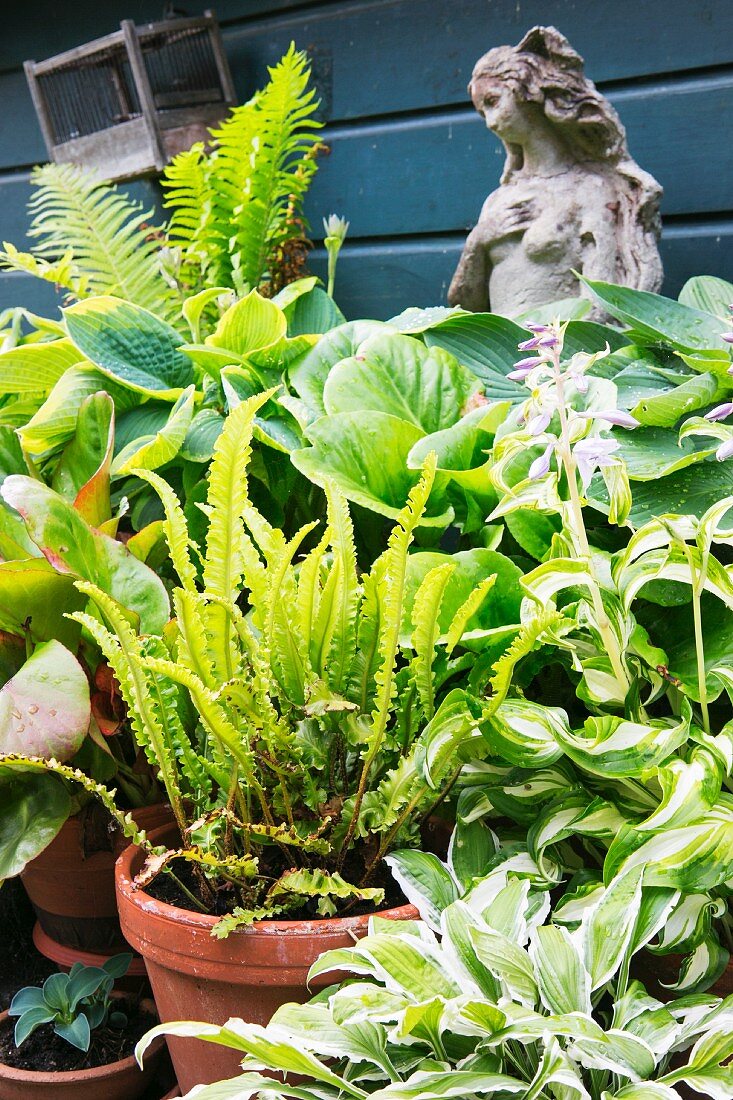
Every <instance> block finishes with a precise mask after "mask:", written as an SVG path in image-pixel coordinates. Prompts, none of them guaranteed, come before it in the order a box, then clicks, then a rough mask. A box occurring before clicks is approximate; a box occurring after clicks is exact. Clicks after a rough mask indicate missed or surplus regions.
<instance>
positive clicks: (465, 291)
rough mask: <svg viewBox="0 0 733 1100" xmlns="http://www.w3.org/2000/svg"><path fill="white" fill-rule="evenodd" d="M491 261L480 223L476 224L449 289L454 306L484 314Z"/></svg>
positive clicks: (486, 307) (449, 299) (487, 296)
mask: <svg viewBox="0 0 733 1100" xmlns="http://www.w3.org/2000/svg"><path fill="white" fill-rule="evenodd" d="M490 274H491V261H490V259H489V250H488V247H487V245H486V239H485V236H484V234H483V232H482V231H481V225H480V223H479V225H477V226H476V228H475V229H473V230H472V231H471V232H470V233H469V234H468V237H467V238H466V243H465V245H464V246H463V252H462V253H461V259H460V261H459V263H458V267H457V268H456V271H455V274H454V276H453V278H452V280H451V284H450V288H449V290H448V301H449V303H450V304H451V305H452V306H463V308H464V309H468V310H470V311H471V312H472V313H482V312H483V311H484V310H487V309H488V308H489V275H490Z"/></svg>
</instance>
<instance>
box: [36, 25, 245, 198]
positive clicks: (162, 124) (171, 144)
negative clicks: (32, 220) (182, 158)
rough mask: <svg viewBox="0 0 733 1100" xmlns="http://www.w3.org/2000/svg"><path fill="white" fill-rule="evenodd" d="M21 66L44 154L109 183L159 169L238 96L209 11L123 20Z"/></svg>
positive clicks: (204, 132)
mask: <svg viewBox="0 0 733 1100" xmlns="http://www.w3.org/2000/svg"><path fill="white" fill-rule="evenodd" d="M176 66H178V67H179V69H180V71H176ZM24 68H25V73H26V77H27V80H28V85H29V87H30V92H31V96H32V98H33V104H34V106H35V109H36V114H37V115H38V121H39V123H40V126H41V130H42V131H43V137H44V140H45V142H46V147H47V149H48V155H49V158H50V159H51V160H54V161H56V162H57V163H73V164H81V165H83V166H84V167H86V168H90V169H92V170H94V171H96V172H98V173H99V174H100V175H101V176H103V177H104V178H105V179H110V180H122V179H130V178H133V177H135V176H142V175H148V174H151V173H154V172H159V171H160V170H161V169H162V168H163V167H164V166H165V165H166V164H167V163H168V161H169V160H170V159H171V157H173V156H175V155H176V153H179V152H181V150H183V149H189V148H190V147H191V145H193V143H194V142H196V141H201V140H204V141H205V140H206V139H207V137H208V130H209V128H210V127H211V126H215V125H216V124H217V123H219V122H220V121H221V120H222V118H223V117H224V116H225V115H226V113H227V112H228V110H229V109H230V107H232V106H233V105H234V104H235V103H236V97H235V92H234V84H233V82H232V77H231V73H230V71H229V64H228V62H227V58H226V54H225V52H224V46H223V42H222V38H221V32H220V30H219V24H218V23H217V21H216V17H215V15H214V13H213V12H212V11H206V12H205V13H204V15H203V16H197V17H196V18H180V19H166V20H165V21H164V22H160V23H146V24H144V25H143V26H136V25H135V23H134V22H133V21H132V20H131V19H126V20H124V21H123V22H122V23H121V24H120V29H119V31H115V32H113V33H112V34H108V35H105V36H104V37H103V38H97V39H95V40H94V41H93V42H87V43H85V44H84V45H83V46H77V47H76V48H75V49H73V50H67V51H66V52H65V53H62V54H57V55H56V56H55V57H51V58H49V59H48V60H46V61H38V62H37V61H26V62H25V66H24ZM187 69H188V71H186V70H187Z"/></svg>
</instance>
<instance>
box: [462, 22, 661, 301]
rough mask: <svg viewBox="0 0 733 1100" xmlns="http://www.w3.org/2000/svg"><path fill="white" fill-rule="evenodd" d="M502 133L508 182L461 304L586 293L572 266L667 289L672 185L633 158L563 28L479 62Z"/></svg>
mask: <svg viewBox="0 0 733 1100" xmlns="http://www.w3.org/2000/svg"><path fill="white" fill-rule="evenodd" d="M468 90H469V93H470V95H471V98H472V100H473V103H474V106H475V107H476V110H477V111H478V112H479V113H480V114H482V115H483V116H484V118H485V119H486V125H487V126H488V127H489V129H490V130H493V131H494V133H496V134H497V135H498V137H500V138H501V141H502V143H503V145H504V147H505V149H506V153H507V159H506V164H505V167H504V174H503V176H502V178H501V186H500V187H499V188H498V190H496V191H494V192H493V193H492V194H491V195H489V197H488V198H487V200H486V202H485V203H484V205H483V209H482V210H481V215H480V217H479V221H478V225H477V226H476V228H475V229H474V230H473V231H472V232H471V233H470V234H469V236H468V239H467V240H466V244H465V247H464V249H463V254H462V256H461V260H460V263H459V265H458V268H457V270H456V273H455V275H454V276H453V281H452V282H451V285H450V290H449V292H448V301H449V302H450V303H451V305H461V306H463V308H464V309H468V310H473V311H474V312H477V311H481V310H487V309H491V310H493V311H494V312H495V313H503V314H508V315H510V316H511V315H514V314H517V313H521V312H522V311H524V310H526V309H528V308H530V307H532V306H536V305H541V304H543V303H545V302H550V301H553V300H555V299H558V298H569V297H577V295H578V294H579V293H582V284H580V285H579V284H578V281H577V278H576V277H575V275H574V274H573V271H577V272H579V273H581V274H584V275H587V276H588V277H589V278H594V279H605V280H607V281H609V282H613V283H623V284H625V285H626V286H631V287H636V288H638V289H641V290H658V289H659V287H660V284H661V281H662V265H661V262H660V259H659V252H658V249H657V241H658V239H659V232H660V218H659V200H660V197H661V194H662V189H661V187H660V186H659V184H658V183H657V182H656V180H655V179H653V177H652V176H650V175H649V174H648V173H647V172H644V171H642V169H641V168H639V166H638V164H636V162H635V161H633V160H632V159H631V157H630V155H629V151H628V148H627V145H626V132H625V130H624V128H623V126H622V125H621V121H620V119H619V117H618V115H617V114H616V112H615V110H614V109H613V107H612V106H611V105H610V103H608V102H607V100H606V99H604V98H603V96H602V95H601V94H600V92H598V90H597V89H596V87H595V85H594V84H593V83H592V82H591V81H590V80H588V78H587V77H586V76H585V75H584V73H583V59H582V57H580V55H579V54H577V53H576V52H575V50H574V49H573V48H572V46H571V45H570V43H569V42H568V40H567V39H566V38H565V37H564V36H563V35H562V34H560V32H559V31H557V30H555V28H554V27H534V28H533V30H531V31H530V32H529V33H528V34H526V35H525V37H524V38H523V39H522V41H521V42H520V43H519V45H518V46H499V47H498V48H497V49H493V50H490V51H489V52H488V53H487V54H484V56H483V57H482V58H480V60H479V61H478V62H477V63H476V67H475V68H474V70H473V76H472V77H471V83H470V84H469V86H468Z"/></svg>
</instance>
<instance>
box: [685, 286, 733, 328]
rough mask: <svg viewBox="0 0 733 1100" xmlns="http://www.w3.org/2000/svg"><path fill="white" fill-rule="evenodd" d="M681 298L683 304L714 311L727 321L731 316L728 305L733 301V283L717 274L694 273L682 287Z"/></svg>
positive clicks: (704, 311) (715, 314)
mask: <svg viewBox="0 0 733 1100" xmlns="http://www.w3.org/2000/svg"><path fill="white" fill-rule="evenodd" d="M679 300H680V302H681V303H682V305H683V306H691V307H692V308H693V309H698V310H702V312H703V313H712V314H713V316H715V317H719V318H720V319H721V320H722V321H725V322H727V321H728V320H729V318H730V311H729V308H728V307H729V306H730V304H731V302H733V283H729V282H727V281H726V280H725V279H718V278H717V277H716V276H715V275H694V276H693V277H692V278H691V279H688V280H687V282H686V283H685V285H684V286H683V287H682V290H681V291H680V293H679Z"/></svg>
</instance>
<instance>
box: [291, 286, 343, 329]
mask: <svg viewBox="0 0 733 1100" xmlns="http://www.w3.org/2000/svg"><path fill="white" fill-rule="evenodd" d="M285 289H287V287H286V288H285ZM282 308H283V309H284V311H285V316H286V317H287V319H288V335H289V336H300V335H303V334H306V333H321V332H331V331H332V330H333V329H335V328H336V327H337V326H338V325H343V323H344V321H345V320H346V318H345V317H344V315H343V313H342V312H341V310H340V309H339V307H338V306H337V305H336V303H335V302H334V300H333V298H332V297H331V295H330V294H326V291H325V290H323V289H322V287H320V286H314V287H312V288H311V289H310V290H308V291H306V293H304V294H299V295H298V297H297V298H296V299H295V300H294V301H292V302H290V303H289V304H288V305H287V306H283V307H282Z"/></svg>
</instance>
